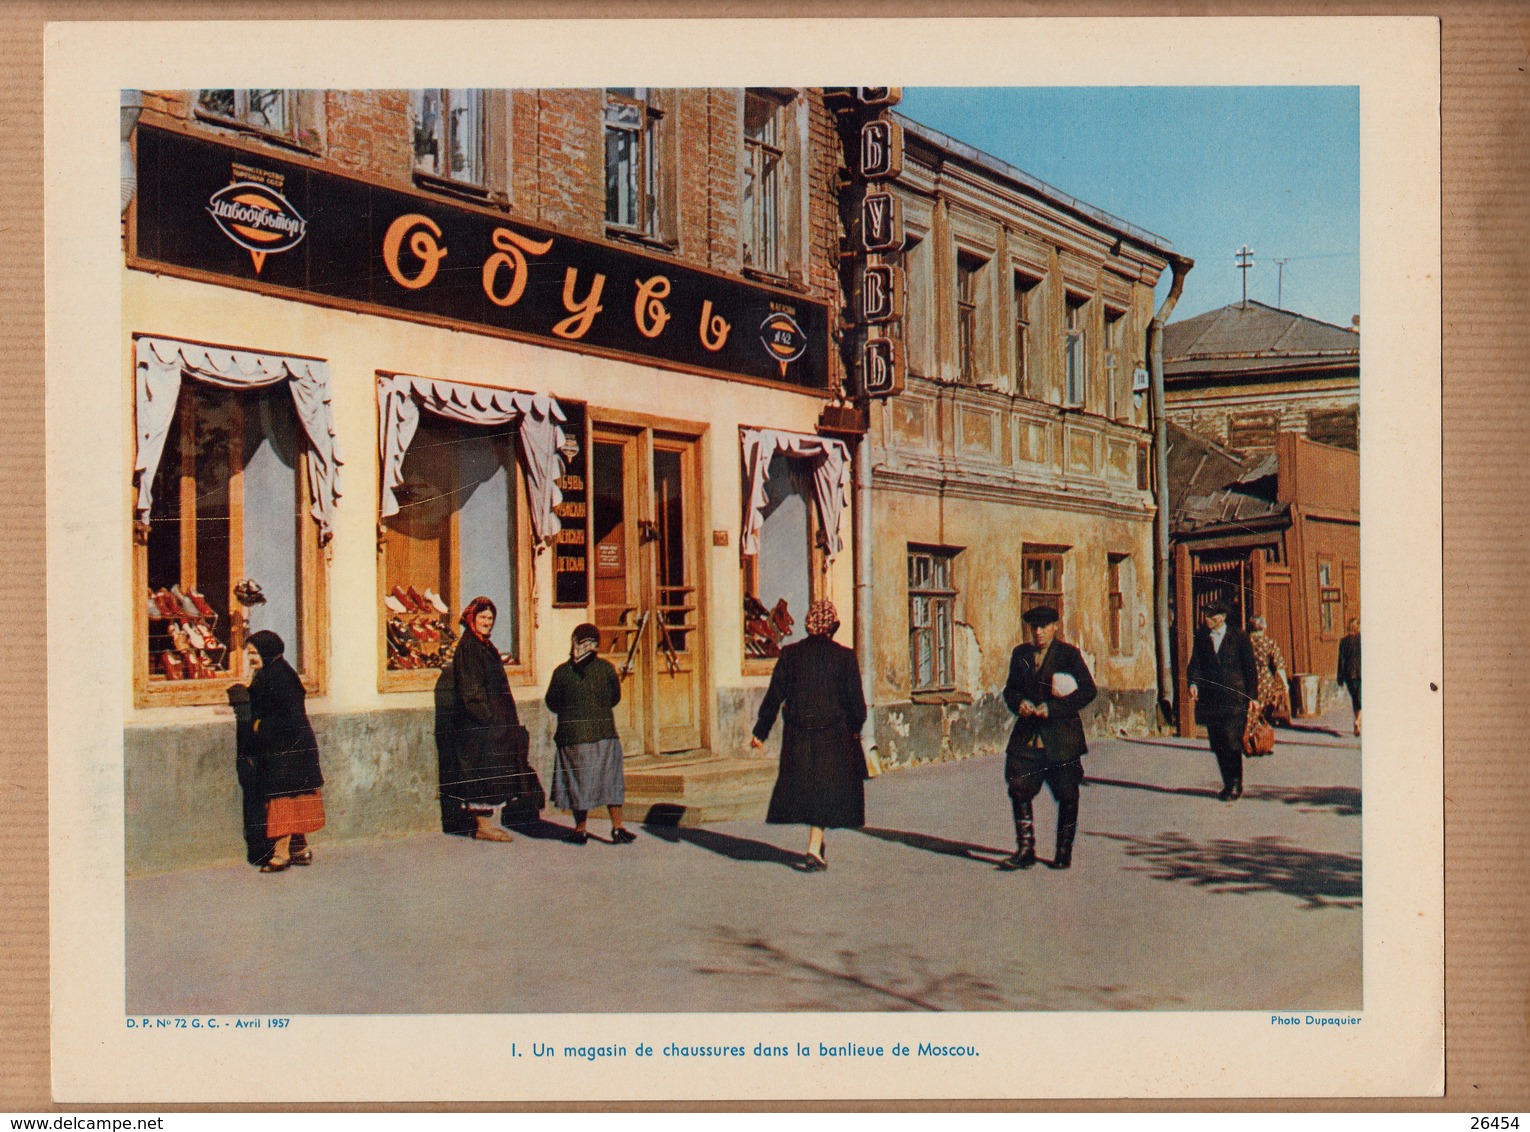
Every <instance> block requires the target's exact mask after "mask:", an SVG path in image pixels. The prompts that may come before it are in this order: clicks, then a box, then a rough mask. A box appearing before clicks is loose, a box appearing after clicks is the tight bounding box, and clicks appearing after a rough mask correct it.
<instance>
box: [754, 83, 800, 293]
mask: <svg viewBox="0 0 1530 1132" xmlns="http://www.w3.org/2000/svg"><path fill="white" fill-rule="evenodd" d="M786 109H787V106H786V103H785V102H783V101H782V99H781V98H780V97H779V96H778V95H776V94H774V93H771V92H769V91H755V90H749V91H745V92H744V185H743V198H744V208H743V227H744V266H745V267H748V268H753V269H754V270H756V271H761V272H764V273H765V274H767V275H785V274H787V272H788V269H789V267H790V254H789V245H790V240H791V226H790V219H791V218H790V207H789V195H790V189H791V185H790V176H789V174H790V169H789V166H790V163H791V147H790V144H789V142H790V139H789V138H788V136H787V135H788V132H789V130H788V121H787V113H786Z"/></svg>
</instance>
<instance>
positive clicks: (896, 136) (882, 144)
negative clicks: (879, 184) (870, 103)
mask: <svg viewBox="0 0 1530 1132" xmlns="http://www.w3.org/2000/svg"><path fill="white" fill-rule="evenodd" d="M902 172H903V127H902V126H900V125H898V123H896V122H890V121H888V120H886V119H885V118H878V119H877V120H876V121H875V122H867V123H866V124H865V125H864V126H862V127H861V168H860V174H861V176H862V177H863V178H865V179H866V180H868V181H885V180H889V179H891V178H893V177H896V176H898V174H900V173H902Z"/></svg>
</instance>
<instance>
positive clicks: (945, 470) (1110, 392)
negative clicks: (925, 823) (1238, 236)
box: [869, 118, 1172, 765]
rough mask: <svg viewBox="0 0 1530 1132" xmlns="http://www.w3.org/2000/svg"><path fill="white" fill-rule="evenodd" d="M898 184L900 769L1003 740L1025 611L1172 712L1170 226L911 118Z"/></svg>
mask: <svg viewBox="0 0 1530 1132" xmlns="http://www.w3.org/2000/svg"><path fill="white" fill-rule="evenodd" d="M898 121H899V123H900V125H901V126H902V128H903V131H904V139H905V153H904V160H903V167H902V172H901V175H900V176H899V177H898V178H897V179H896V181H895V182H893V184H894V191H895V192H896V194H897V196H898V199H899V201H900V204H901V211H902V217H903V222H904V225H905V229H906V240H905V243H904V246H903V249H902V251H901V254H900V255H897V256H892V257H888V258H889V262H896V263H897V264H898V265H899V266H901V267H902V269H903V272H904V276H905V279H906V284H907V292H908V297H907V313H906V316H905V317H904V319H903V321H902V323H901V336H902V342H903V346H904V349H905V351H906V357H907V367H908V377H907V383H906V387H905V388H904V390H903V391H902V392H901V393H900V394H899V395H898V396H896V397H893V398H890V399H888V400H887V401H885V402H881V403H877V404H875V405H874V406H873V411H872V413H871V421H870V433H869V448H870V451H871V459H872V481H873V482H872V498H873V504H872V511H873V531H874V535H873V538H872V540H871V546H872V557H873V567H872V583H873V584H872V590H873V593H874V597H873V605H874V608H875V611H876V612H875V618H874V620H875V625H874V635H875V641H876V647H875V649H874V656H875V677H874V683H873V687H874V699H875V703H876V709H875V713H876V715H875V718H876V739H877V744H878V748H879V750H880V752H881V754H882V757H883V758H884V760H886V761H889V762H891V763H893V764H894V765H896V764H900V763H904V762H908V761H915V760H922V759H928V758H933V757H963V756H966V755H970V754H980V753H985V752H989V751H994V750H998V749H1001V748H1002V746H1003V744H1004V742H1005V740H1006V738H1007V736H1008V732H1009V727H1010V724H1011V723H1012V720H1013V717H1012V716H1011V715H1010V713H1009V711H1008V709H1007V708H1006V707H1005V706H1004V704H1003V702H1002V699H1001V698H1000V695H999V693H1000V692H1001V690H1002V688H1003V685H1004V682H1005V678H1006V676H1007V673H1008V666H1009V657H1010V652H1011V650H1012V649H1013V647H1014V646H1015V645H1016V644H1018V643H1019V642H1020V640H1021V639H1022V632H1023V628H1024V627H1023V624H1022V622H1021V620H1020V617H1021V614H1022V613H1023V612H1024V610H1025V609H1027V608H1030V607H1032V606H1036V605H1041V604H1048V605H1053V606H1056V607H1057V608H1058V609H1059V610H1060V611H1061V614H1062V635H1063V637H1064V638H1065V639H1066V640H1068V641H1070V642H1072V643H1074V644H1076V645H1077V646H1078V647H1079V648H1080V649H1081V650H1082V651H1083V653H1084V655H1085V657H1086V659H1087V661H1088V663H1089V665H1090V668H1091V670H1092V671H1093V673H1094V675H1095V678H1096V681H1097V683H1098V684H1099V687H1100V690H1101V691H1100V696H1099V699H1098V701H1097V702H1096V705H1095V706H1094V707H1093V708H1091V709H1090V710H1089V712H1088V713H1087V715H1086V726H1087V727H1089V728H1090V729H1091V730H1092V731H1093V732H1094V733H1110V732H1111V731H1114V730H1115V729H1118V728H1123V729H1124V728H1132V729H1143V728H1150V727H1152V726H1154V725H1155V720H1154V708H1153V703H1154V697H1155V686H1156V676H1155V649H1154V637H1153V620H1152V610H1153V598H1152V593H1153V590H1152V570H1153V535H1152V523H1153V515H1154V507H1153V496H1152V492H1151V490H1150V484H1149V479H1148V477H1149V469H1150V468H1151V459H1150V447H1151V433H1150V431H1149V419H1148V405H1147V396H1146V370H1145V364H1146V362H1145V345H1146V335H1147V329H1148V324H1149V322H1150V320H1151V318H1152V316H1153V288H1154V285H1155V284H1156V283H1157V281H1158V278H1159V276H1160V274H1161V273H1162V272H1163V271H1164V269H1165V268H1166V266H1167V265H1168V256H1169V255H1170V253H1171V251H1172V248H1171V245H1170V244H1169V243H1168V242H1167V241H1165V240H1163V239H1162V238H1160V237H1158V236H1155V235H1153V234H1151V233H1148V232H1145V231H1143V230H1141V229H1139V228H1136V227H1134V226H1133V225H1131V224H1129V223H1127V222H1125V221H1123V220H1120V219H1118V218H1116V217H1113V216H1110V215H1109V214H1107V213H1104V212H1102V211H1100V210H1099V209H1096V208H1093V207H1092V206H1090V205H1087V204H1085V203H1083V202H1081V201H1078V200H1076V199H1074V198H1072V197H1069V196H1068V195H1067V194H1065V193H1062V192H1060V191H1059V190H1057V189H1054V188H1052V187H1051V186H1048V185H1045V184H1043V183H1042V182H1040V181H1037V180H1036V179H1035V178H1033V177H1030V176H1029V175H1028V174H1026V173H1024V172H1023V171H1022V170H1019V169H1016V168H1014V167H1013V166H1010V165H1008V164H1007V163H1005V162H1003V161H1000V160H998V159H996V158H994V157H992V156H990V155H988V154H984V153H981V152H980V151H978V150H975V149H973V148H971V147H970V146H967V145H965V144H963V143H961V142H959V141H957V140H955V139H952V138H949V137H947V136H945V135H942V134H940V133H938V132H936V131H934V130H931V129H928V128H927V127H924V126H921V125H919V124H917V123H915V122H912V121H910V120H908V119H906V118H900V119H898Z"/></svg>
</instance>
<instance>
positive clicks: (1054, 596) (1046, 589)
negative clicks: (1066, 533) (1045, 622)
mask: <svg viewBox="0 0 1530 1132" xmlns="http://www.w3.org/2000/svg"><path fill="white" fill-rule="evenodd" d="M1067 551H1068V548H1067V547H1065V546H1040V545H1033V544H1030V543H1027V544H1026V545H1025V546H1023V547H1022V548H1021V556H1020V612H1021V614H1025V613H1027V612H1029V611H1030V610H1032V609H1036V608H1038V607H1040V606H1049V607H1051V608H1052V609H1055V610H1057V616H1058V619H1059V620H1061V618H1062V616H1063V562H1064V555H1065V554H1066V553H1067Z"/></svg>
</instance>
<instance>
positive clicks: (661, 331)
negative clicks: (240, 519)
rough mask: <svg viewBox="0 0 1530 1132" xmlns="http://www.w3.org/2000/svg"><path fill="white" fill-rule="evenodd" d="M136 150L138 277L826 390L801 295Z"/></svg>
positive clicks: (523, 227)
mask: <svg viewBox="0 0 1530 1132" xmlns="http://www.w3.org/2000/svg"><path fill="white" fill-rule="evenodd" d="M137 146H138V192H137V199H136V202H135V207H136V210H137V211H136V215H135V220H136V223H135V225H134V228H133V231H134V234H135V238H134V242H133V246H132V248H131V249H130V255H129V264H130V266H134V267H143V268H147V269H149V270H156V271H158V270H163V271H166V272H168V273H171V274H177V273H180V274H191V275H192V276H193V277H203V276H215V277H217V281H218V282H230V283H233V284H234V285H238V286H245V287H253V288H257V289H260V290H270V291H273V292H280V293H289V294H290V297H293V298H309V299H313V300H316V301H329V302H335V303H343V304H346V305H350V304H357V305H364V306H368V307H373V308H378V307H381V308H385V309H386V310H387V311H389V312H394V313H398V314H402V315H404V316H406V317H413V318H419V319H423V320H429V321H436V320H441V321H449V322H454V323H468V324H471V325H473V326H478V327H484V328H486V329H488V330H490V331H491V332H497V333H501V334H504V335H506V336H510V337H516V338H522V339H529V340H534V341H537V342H538V343H541V344H545V345H549V346H557V347H561V348H564V349H576V350H584V351H588V352H592V353H603V354H614V355H619V356H624V357H629V358H632V359H634V360H641V361H646V362H652V363H655V364H658V365H662V366H668V367H673V368H678V369H685V370H692V371H697V372H702V373H712V374H721V375H726V376H738V377H751V378H757V379H761V380H766V381H774V382H782V383H785V384H787V385H795V386H798V387H801V388H805V389H814V390H821V389H827V387H828V342H829V334H828V307H827V305H826V304H822V303H817V302H812V301H810V300H808V299H806V298H804V297H803V296H801V295H797V294H794V293H791V292H787V291H781V290H776V289H773V288H768V287H763V286H759V285H756V284H752V283H748V282H745V281H743V280H739V279H733V278H729V277H726V276H721V275H714V274H711V273H710V272H707V271H702V270H698V269H696V268H693V267H686V266H682V265H681V264H680V263H678V262H677V261H675V260H673V259H670V258H667V257H660V256H655V255H645V254H642V253H639V252H633V251H627V250H625V249H622V248H614V247H610V246H608V245H605V244H601V243H598V242H596V241H593V240H581V239H577V238H575V237H572V236H566V235H563V234H561V233H558V232H554V231H550V230H547V229H541V228H536V227H533V226H530V225H527V224H523V223H521V222H520V221H519V220H517V219H515V218H513V217H511V216H509V215H507V214H497V213H494V212H491V211H489V210H487V209H477V208H471V207H463V206H458V205H453V204H449V203H446V202H442V201H439V200H436V199H433V198H430V197H427V196H425V195H423V194H417V193H410V192H405V191H400V190H397V189H388V188H384V187H382V186H380V185H373V184H370V183H367V182H364V181H357V180H352V179H351V178H349V177H340V176H336V175H335V174H332V173H325V172H321V171H319V170H317V169H312V168H310V167H308V166H307V165H301V164H297V163H295V162H287V161H281V160H278V159H275V158H273V157H269V156H267V155H266V154H265V153H254V152H251V151H249V150H245V149H242V148H237V147H234V146H229V145H224V144H221V143H219V142H213V141H208V140H205V139H202V138H195V137H189V136H186V135H182V134H179V133H176V132H172V131H168V130H160V129H154V128H150V127H141V128H140V129H139V131H138V141H137ZM788 339H790V340H788Z"/></svg>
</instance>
